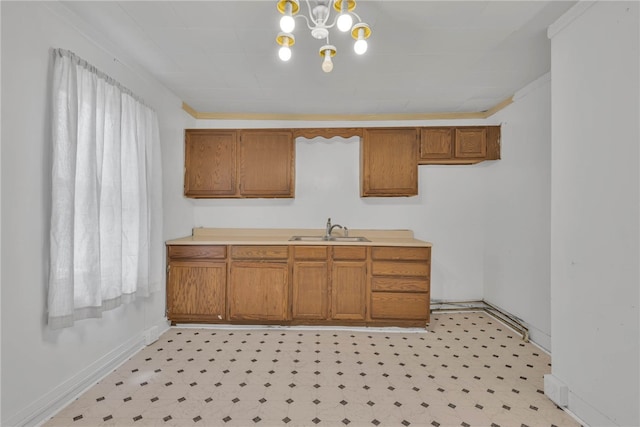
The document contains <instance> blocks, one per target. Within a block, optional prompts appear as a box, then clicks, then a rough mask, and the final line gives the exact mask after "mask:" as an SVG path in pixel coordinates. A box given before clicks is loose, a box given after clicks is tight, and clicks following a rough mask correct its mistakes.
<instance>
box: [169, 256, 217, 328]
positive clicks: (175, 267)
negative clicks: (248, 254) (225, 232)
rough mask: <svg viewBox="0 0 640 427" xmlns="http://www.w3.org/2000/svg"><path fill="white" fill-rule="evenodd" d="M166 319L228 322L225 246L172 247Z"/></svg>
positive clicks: (173, 320) (174, 320)
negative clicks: (226, 320)
mask: <svg viewBox="0 0 640 427" xmlns="http://www.w3.org/2000/svg"><path fill="white" fill-rule="evenodd" d="M167 259H168V266H167V317H168V319H169V320H171V321H172V322H209V321H220V320H225V319H226V283H227V264H226V248H225V246H169V247H168V250H167Z"/></svg>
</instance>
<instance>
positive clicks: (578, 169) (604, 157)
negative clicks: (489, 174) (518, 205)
mask: <svg viewBox="0 0 640 427" xmlns="http://www.w3.org/2000/svg"><path fill="white" fill-rule="evenodd" d="M639 7H640V4H639V3H637V2H604V1H603V2H596V3H595V4H594V5H593V6H591V7H589V6H588V5H587V6H585V4H579V5H578V6H577V7H576V8H574V9H572V10H570V11H569V12H568V16H565V17H562V18H561V19H560V20H559V21H558V22H557V23H556V24H554V26H552V27H551V28H550V35H551V36H552V40H551V46H552V47H551V49H552V58H551V64H552V65H551V76H552V152H551V159H552V161H551V164H552V169H551V172H552V181H551V183H552V184H551V194H552V198H551V326H552V328H551V331H552V335H551V336H552V344H553V366H552V374H553V377H552V378H555V379H556V380H558V381H560V382H562V383H564V384H566V385H567V386H568V389H569V409H570V410H571V411H573V412H574V413H576V414H577V415H578V416H579V417H581V418H582V419H583V420H584V421H586V422H587V423H588V424H590V425H594V426H596V425H625V426H637V425H640V414H639V406H640V405H639V404H638V402H640V392H639V381H640V372H639V361H640V351H639V340H640V329H639V327H640V326H639V325H640V317H639V311H638V303H639V292H638V290H639V287H640V285H639V283H640V272H639V270H638V268H639V267H638V265H639V259H640V249H639V246H640V236H639V233H640V227H639V225H640V224H639V219H640V211H639V203H640V195H639V191H640V176H639V169H640V161H639V160H640V159H639V155H640V152H639V142H638V141H639V140H640V131H639V129H638V126H639V118H640V106H639V103H640V94H639V92H640V87H639V80H640V79H639V62H640V56H639V53H638V51H639V39H640V25H639V14H640V12H639Z"/></svg>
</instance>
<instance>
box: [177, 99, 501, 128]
mask: <svg viewBox="0 0 640 427" xmlns="http://www.w3.org/2000/svg"><path fill="white" fill-rule="evenodd" d="M512 102H513V96H510V97H509V98H507V99H505V100H504V101H502V102H500V103H499V104H497V105H495V106H494V107H492V108H490V109H488V110H485V111H478V112H466V113H446V112H445V113H408V114H402V113H397V114H277V113H273V114H272V113H215V112H200V111H197V110H196V109H194V108H193V107H191V106H190V105H189V104H187V103H186V102H183V103H182V109H183V110H184V111H186V112H187V113H189V114H190V115H191V116H192V117H193V118H194V119H198V120H291V121H310V122H313V121H401V120H465V119H486V118H489V117H491V116H493V115H494V114H495V113H497V112H498V111H500V110H502V109H503V108H505V107H506V106H507V105H509V104H511V103H512Z"/></svg>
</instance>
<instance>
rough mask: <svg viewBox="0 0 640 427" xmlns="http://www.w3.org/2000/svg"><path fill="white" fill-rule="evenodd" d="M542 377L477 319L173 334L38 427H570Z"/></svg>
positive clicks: (521, 348)
mask: <svg viewBox="0 0 640 427" xmlns="http://www.w3.org/2000/svg"><path fill="white" fill-rule="evenodd" d="M550 370H551V364H550V357H549V355H548V354H546V353H544V352H543V351H541V350H540V349H539V348H538V347H536V346H534V345H533V344H531V343H526V342H524V341H523V340H522V338H521V336H520V335H519V334H518V333H516V332H514V331H512V330H511V329H509V328H508V327H506V326H505V325H503V324H502V323H501V322H500V321H498V320H496V319H494V318H493V317H491V316H489V315H487V314H486V313H483V312H477V313H476V312H471V313H470V312H465V313H436V314H433V315H432V316H431V325H430V326H429V331H428V332H427V331H416V330H411V331H407V332H398V329H393V330H367V329H366V328H362V329H349V330H344V329H343V330H335V329H317V328H316V329H298V328H253V329H220V328H181V327H172V328H171V329H170V330H169V331H167V332H166V333H164V334H163V335H162V336H161V337H160V339H159V340H158V341H156V342H155V343H153V344H152V345H150V346H147V347H145V348H144V349H143V350H142V351H140V352H139V353H137V354H136V355H134V356H133V357H131V358H130V359H129V360H128V361H126V362H125V363H124V364H122V365H121V366H120V367H119V368H117V369H116V370H114V371H113V372H112V373H111V374H109V375H108V376H106V377H105V378H104V379H103V380H101V381H100V382H99V383H97V384H96V385H95V386H93V387H92V388H90V389H89V390H88V391H86V392H85V393H84V394H82V395H81V396H80V397H78V398H77V399H76V400H75V401H73V402H72V403H70V404H69V405H68V406H67V407H65V408H64V409H62V410H61V411H60V412H58V413H57V414H56V415H55V416H54V417H53V418H51V419H50V420H48V421H47V422H46V423H45V424H44V425H45V426H47V427H54V426H142V425H152V426H156V425H166V426H191V425H195V426H198V425H201V426H311V427H313V426H316V425H318V426H349V427H352V426H374V427H375V426H398V427H402V426H435V427H438V426H502V427H507V426H509V427H510V426H532V427H533V426H558V427H560V426H578V425H579V423H577V422H576V421H575V420H574V418H572V417H571V416H570V415H568V414H567V413H565V412H564V411H562V410H560V409H559V408H558V407H557V406H556V405H555V404H554V403H553V402H551V401H550V400H549V399H548V398H547V397H546V396H545V395H544V394H543V391H542V388H543V375H544V374H546V373H549V372H550Z"/></svg>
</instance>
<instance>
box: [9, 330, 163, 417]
mask: <svg viewBox="0 0 640 427" xmlns="http://www.w3.org/2000/svg"><path fill="white" fill-rule="evenodd" d="M168 329H169V324H168V322H167V321H166V319H164V320H163V321H161V322H159V323H158V324H157V325H155V326H152V327H150V328H149V329H147V330H145V331H143V332H141V333H139V334H136V335H135V336H133V337H131V338H130V339H129V340H127V341H126V342H125V343H123V344H122V345H120V346H118V347H117V348H115V349H114V350H112V351H110V352H109V353H107V354H106V355H104V356H103V357H101V358H100V359H98V360H96V361H95V362H94V363H92V364H91V365H89V366H87V367H86V368H85V369H83V370H81V371H80V372H78V373H77V374H75V375H74V376H72V377H71V378H69V379H68V380H66V381H64V382H63V383H61V384H60V385H58V386H57V387H55V388H54V389H53V390H51V391H49V392H48V393H46V394H45V395H44V396H42V397H41V398H39V399H37V400H35V401H34V402H33V403H31V404H30V405H28V406H27V407H25V408H23V409H22V410H20V411H18V412H17V413H16V414H15V415H14V416H12V417H11V418H10V419H8V420H6V425H7V426H29V427H30V426H39V425H42V424H44V422H46V421H47V420H49V419H50V418H51V417H53V416H54V415H55V414H56V413H58V412H59V411H60V410H62V409H63V408H64V407H66V406H67V405H68V404H69V403H71V402H73V401H74V400H75V399H77V398H78V396H80V395H81V394H82V393H84V392H86V391H87V390H88V389H89V388H91V387H93V386H94V385H95V384H96V383H97V382H99V381H100V380H101V379H103V378H104V377H106V376H107V375H109V374H110V373H111V372H113V370H114V369H116V368H118V367H119V366H120V365H122V364H123V363H124V362H126V361H127V360H128V359H129V358H131V357H132V356H134V355H135V354H136V353H138V352H139V351H140V350H142V349H143V348H144V347H145V340H146V339H148V338H149V337H150V336H151V337H153V336H154V335H155V339H154V341H155V340H156V339H157V338H158V337H159V336H160V335H162V334H163V333H164V332H165V331H167V330H168ZM152 330H153V331H154V332H150V331H152Z"/></svg>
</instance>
